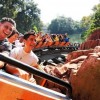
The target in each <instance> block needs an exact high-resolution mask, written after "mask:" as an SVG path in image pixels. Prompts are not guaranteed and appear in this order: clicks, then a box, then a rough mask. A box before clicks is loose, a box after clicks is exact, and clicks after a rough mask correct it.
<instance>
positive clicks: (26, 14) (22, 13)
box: [0, 0, 42, 33]
mask: <svg viewBox="0 0 100 100" xmlns="http://www.w3.org/2000/svg"><path fill="white" fill-rule="evenodd" d="M2 17H11V18H13V19H14V20H15V21H16V23H17V29H18V30H19V31H20V32H21V33H24V32H26V31H28V30H32V29H33V28H34V26H36V27H37V29H38V30H41V27H42V23H41V20H40V10H39V9H38V8H37V5H36V4H35V3H34V1H33V0H0V18H2Z"/></svg>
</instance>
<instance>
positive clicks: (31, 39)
mask: <svg viewBox="0 0 100 100" xmlns="http://www.w3.org/2000/svg"><path fill="white" fill-rule="evenodd" d="M24 43H25V47H26V48H28V49H30V50H32V49H33V48H34V46H35V45H36V41H35V36H33V35H30V36H29V37H28V38H27V39H24Z"/></svg>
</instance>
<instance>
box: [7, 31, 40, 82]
mask: <svg viewBox="0 0 100 100" xmlns="http://www.w3.org/2000/svg"><path fill="white" fill-rule="evenodd" d="M23 38H24V47H18V48H14V49H13V50H12V51H11V52H10V57H13V58H15V59H17V60H19V61H21V62H24V63H26V64H28V65H30V66H33V67H36V68H37V67H38V61H39V59H38V57H37V56H36V55H35V54H34V52H33V51H32V50H33V48H34V46H35V44H36V41H35V33H34V32H28V33H26V34H25V35H24V36H23ZM6 71H7V72H9V73H11V74H14V75H18V76H19V77H21V78H23V79H26V80H28V81H31V82H33V83H35V79H34V78H33V77H31V76H30V73H28V72H26V71H24V70H21V69H19V68H15V67H13V66H11V65H9V64H7V65H6Z"/></svg>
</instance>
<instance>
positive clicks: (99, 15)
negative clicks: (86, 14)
mask: <svg viewBox="0 0 100 100" xmlns="http://www.w3.org/2000/svg"><path fill="white" fill-rule="evenodd" d="M88 23H89V25H90V27H89V28H88V29H87V30H86V31H85V32H84V34H82V38H83V39H86V38H87V37H88V36H89V35H90V34H91V33H93V31H94V30H96V29H98V28H100V4H98V5H95V6H94V7H93V14H92V15H91V19H90V22H88Z"/></svg>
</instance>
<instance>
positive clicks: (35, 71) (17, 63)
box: [0, 53, 72, 98]
mask: <svg viewBox="0 0 100 100" xmlns="http://www.w3.org/2000/svg"><path fill="white" fill-rule="evenodd" d="M0 60H1V61H4V62H6V63H9V64H12V65H14V66H15V67H18V68H21V69H23V70H25V71H28V72H30V73H33V74H35V75H38V76H40V77H43V78H46V79H48V80H50V81H52V82H55V83H57V84H59V85H61V86H63V87H65V88H66V89H67V90H68V94H67V95H68V96H69V97H70V98H72V87H71V85H70V84H69V83H67V82H64V81H63V80H61V79H59V78H57V77H54V76H51V75H49V74H47V73H44V72H42V71H40V70H38V69H35V68H33V67H31V66H29V65H28V64H25V63H22V62H20V61H18V60H15V59H13V58H11V57H8V56H5V55H3V54H1V53H0Z"/></svg>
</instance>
